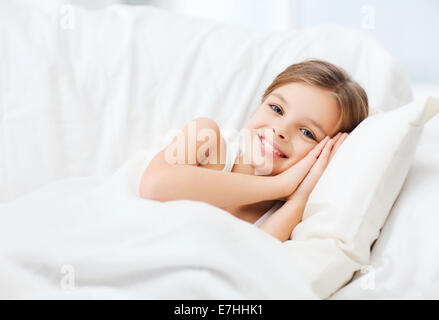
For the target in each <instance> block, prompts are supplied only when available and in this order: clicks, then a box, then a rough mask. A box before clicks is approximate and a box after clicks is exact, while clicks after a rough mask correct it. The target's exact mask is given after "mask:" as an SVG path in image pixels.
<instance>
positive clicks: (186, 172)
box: [139, 118, 288, 208]
mask: <svg viewBox="0 0 439 320" xmlns="http://www.w3.org/2000/svg"><path fill="white" fill-rule="evenodd" d="M192 121H194V122H190V123H189V124H188V125H186V126H185V128H184V129H183V134H184V136H185V139H186V140H185V141H184V143H185V146H183V149H181V150H185V159H184V162H185V163H183V164H178V163H177V164H170V163H169V162H168V161H166V149H167V148H168V147H170V146H171V144H172V143H171V144H170V146H168V147H166V148H164V149H163V150H162V151H160V152H159V153H158V154H157V155H156V156H155V157H154V158H153V159H152V160H151V162H150V164H149V165H148V167H147V168H146V170H145V172H144V174H143V177H142V180H141V183H140V190H139V191H140V196H141V197H143V198H147V199H152V200H158V201H170V200H195V201H204V202H207V203H210V204H212V205H214V206H217V207H220V208H221V207H227V206H235V205H245V204H250V203H255V202H259V201H263V200H273V199H280V198H285V197H287V196H288V194H286V193H285V189H286V188H285V187H284V185H282V184H281V183H279V181H278V180H279V178H278V177H277V176H253V175H247V174H242V173H235V172H222V171H217V170H212V169H208V168H203V167H200V166H199V164H200V163H199V160H200V161H201V159H195V160H196V161H192V162H191V161H189V159H190V158H191V159H193V160H194V158H196V157H193V155H192V157H189V154H190V152H189V151H190V150H189V147H188V146H189V145H190V143H191V142H192V143H193V145H194V146H196V147H195V148H194V150H192V151H193V152H195V155H197V154H198V150H199V149H200V147H202V146H203V144H204V141H198V140H197V139H196V137H197V136H198V133H199V132H200V131H201V130H204V129H209V130H212V132H213V133H214V134H215V135H216V137H217V141H216V142H217V146H222V147H224V146H223V142H222V141H221V135H220V130H219V127H218V126H217V125H216V123H215V122H214V121H213V120H211V119H209V118H197V119H195V120H192ZM191 125H192V126H194V127H191ZM191 130H193V132H192V133H193V134H192V135H191V134H190V133H191ZM194 137H195V138H194ZM191 139H192V141H190V140H191ZM194 140H196V141H194ZM175 141H177V140H176V139H174V142H175ZM218 149H219V147H218ZM218 149H217V151H219V150H218ZM193 152H192V153H193ZM217 155H218V157H219V152H217ZM217 160H218V159H217ZM217 163H219V161H218V162H217Z"/></svg>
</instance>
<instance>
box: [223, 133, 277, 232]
mask: <svg viewBox="0 0 439 320" xmlns="http://www.w3.org/2000/svg"><path fill="white" fill-rule="evenodd" d="M223 137H224V141H225V143H226V161H225V162H226V163H225V166H224V168H223V170H222V171H223V172H231V171H232V169H233V166H234V165H235V161H236V159H237V158H238V156H240V155H241V154H242V150H240V147H239V144H238V142H237V141H236V140H232V139H230V138H227V137H226V136H224V135H223ZM243 145H244V144H243ZM282 204H283V201H280V200H278V201H276V202H275V203H274V205H273V206H272V207H271V208H270V209H269V210H268V211H267V212H265V213H264V215H262V216H261V217H260V218H259V219H258V220H257V221H256V222H255V223H254V224H255V225H256V226H259V225H261V223H262V222H264V221H265V220H266V219H267V218H268V217H269V216H270V215H271V214H272V213H273V212H275V211H276V210H277V209H279V208H280V207H281V206H282Z"/></svg>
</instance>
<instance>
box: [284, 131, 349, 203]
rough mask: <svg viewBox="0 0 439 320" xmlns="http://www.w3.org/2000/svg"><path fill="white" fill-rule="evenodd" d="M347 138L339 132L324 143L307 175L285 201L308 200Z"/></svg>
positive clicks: (345, 134)
mask: <svg viewBox="0 0 439 320" xmlns="http://www.w3.org/2000/svg"><path fill="white" fill-rule="evenodd" d="M347 136H348V134H347V133H343V134H342V133H341V132H339V133H338V134H337V135H336V136H335V137H334V138H332V139H329V140H327V141H326V143H325V145H324V147H323V149H322V151H321V153H320V154H319V156H318V159H317V160H316V161H315V163H314V164H313V166H312V168H311V169H310V170H309V172H308V174H307V175H306V177H305V178H304V179H303V181H302V182H301V183H300V185H299V186H298V188H297V189H296V191H295V192H293V193H292V194H290V195H289V196H288V197H287V200H292V199H293V198H295V199H297V198H299V199H302V200H303V201H305V202H306V201H307V200H308V197H309V195H310V193H311V191H312V190H313V189H314V187H315V186H316V184H317V182H318V181H319V179H320V177H321V175H322V174H323V172H324V171H325V169H326V167H327V165H328V163H329V161H330V160H331V159H332V157H333V156H334V154H335V153H336V152H337V150H338V148H339V147H340V145H341V144H342V143H343V141H344V140H345V139H346V137H347Z"/></svg>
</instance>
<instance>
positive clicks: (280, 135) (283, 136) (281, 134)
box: [273, 128, 287, 140]
mask: <svg viewBox="0 0 439 320" xmlns="http://www.w3.org/2000/svg"><path fill="white" fill-rule="evenodd" d="M277 131H278V132H277V133H276V130H275V129H274V128H273V134H274V135H276V134H278V135H279V137H280V138H281V139H282V140H285V139H286V138H287V136H286V134H284V133H283V132H281V131H280V130H277Z"/></svg>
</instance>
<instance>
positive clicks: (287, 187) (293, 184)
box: [276, 136, 329, 200]
mask: <svg viewBox="0 0 439 320" xmlns="http://www.w3.org/2000/svg"><path fill="white" fill-rule="evenodd" d="M328 140H329V137H328V136H327V137H325V138H324V139H323V140H322V141H320V142H319V143H318V144H317V145H316V146H315V147H314V148H313V149H311V151H309V152H308V154H307V155H306V156H305V157H304V158H302V159H301V160H300V161H298V162H297V163H295V164H294V165H293V166H291V167H290V168H288V169H287V170H285V171H284V172H282V173H280V174H278V175H277V176H276V179H277V180H278V183H279V185H280V186H281V188H282V189H283V190H284V191H283V198H282V199H283V200H285V197H288V196H290V195H291V194H292V193H293V192H294V191H296V189H297V187H298V186H299V185H300V183H301V182H302V180H303V179H304V178H305V177H306V175H307V174H308V172H309V171H310V170H311V168H312V166H313V165H314V163H315V162H316V161H317V159H318V157H319V155H320V153H321V152H322V150H323V148H324V146H325V144H326V143H327V142H328Z"/></svg>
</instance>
